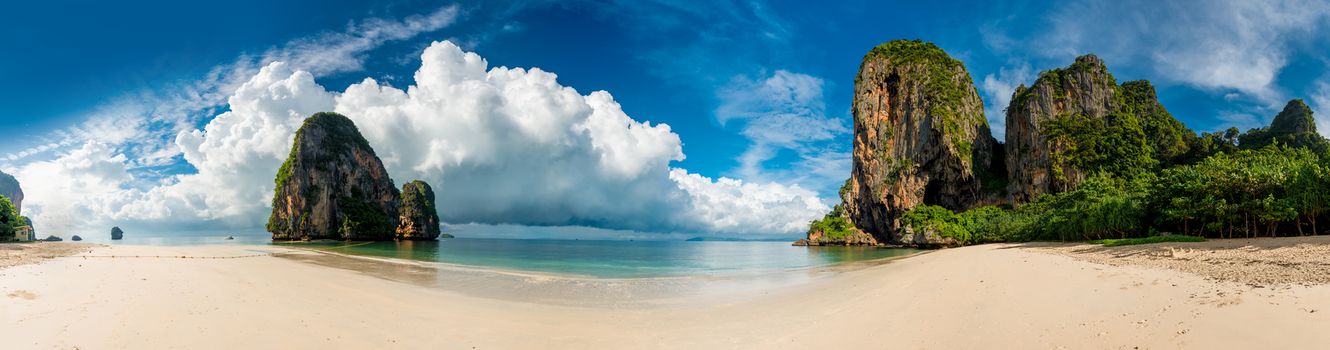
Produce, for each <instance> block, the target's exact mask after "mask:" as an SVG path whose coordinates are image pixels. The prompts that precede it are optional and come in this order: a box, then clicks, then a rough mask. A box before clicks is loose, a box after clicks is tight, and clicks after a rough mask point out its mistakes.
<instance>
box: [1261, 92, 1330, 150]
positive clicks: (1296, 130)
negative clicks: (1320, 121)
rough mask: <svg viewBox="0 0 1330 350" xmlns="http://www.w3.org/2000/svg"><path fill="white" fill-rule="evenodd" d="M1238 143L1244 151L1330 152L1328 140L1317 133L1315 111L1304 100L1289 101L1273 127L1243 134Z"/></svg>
mask: <svg viewBox="0 0 1330 350" xmlns="http://www.w3.org/2000/svg"><path fill="white" fill-rule="evenodd" d="M1238 143H1239V144H1240V145H1241V146H1242V148H1246V149H1258V148H1262V147H1265V146H1268V145H1271V144H1275V143H1278V144H1281V145H1285V146H1292V147H1307V148H1309V149H1311V150H1313V151H1315V152H1317V153H1323V152H1325V151H1326V150H1327V148H1330V144H1328V143H1327V142H1326V140H1325V138H1323V137H1321V135H1320V134H1317V133H1316V118H1315V117H1314V116H1313V113H1312V109H1311V107H1308V106H1307V103H1306V102H1303V101H1302V100H1301V99H1294V100H1291V101H1288V103H1287V104H1285V105H1284V109H1283V110H1281V111H1280V112H1279V114H1277V115H1275V118H1274V120H1272V121H1271V122H1270V126H1269V127H1264V128H1257V129H1252V130H1249V131H1247V132H1246V133H1245V134H1243V135H1242V136H1241V137H1240V138H1239V140H1238Z"/></svg>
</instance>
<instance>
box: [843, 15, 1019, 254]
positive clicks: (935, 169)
mask: <svg viewBox="0 0 1330 350" xmlns="http://www.w3.org/2000/svg"><path fill="white" fill-rule="evenodd" d="M854 86H855V88H854V91H855V93H854V101H853V109H852V111H853V115H854V151H853V155H852V162H853V170H852V173H851V176H850V180H849V183H848V184H847V186H846V188H845V190H844V191H843V193H842V200H843V201H844V204H843V205H844V210H845V217H847V218H848V220H849V221H850V222H852V223H853V226H854V227H856V228H857V229H859V230H862V231H864V232H867V233H868V234H870V235H871V236H872V237H874V238H875V239H876V240H877V241H880V242H884V243H900V242H909V243H919V244H930V243H933V242H930V241H928V240H927V239H926V238H924V237H904V233H903V231H902V230H899V228H900V223H899V219H900V216H901V215H902V214H903V213H904V212H905V211H907V210H910V209H911V208H913V207H915V206H916V205H919V204H924V203H927V204H935V205H940V206H943V207H946V208H948V209H952V210H964V209H967V208H969V207H972V206H974V205H975V204H977V203H979V202H981V201H982V200H983V199H984V198H985V197H986V193H985V186H983V179H984V178H990V177H994V176H989V173H991V172H993V170H994V165H999V166H1000V164H994V163H995V161H996V162H997V163H1000V162H1001V159H1000V158H998V159H996V160H995V157H994V154H995V153H1000V151H995V148H996V147H998V145H997V143H996V140H994V139H993V137H992V136H991V133H990V132H989V129H988V122H987V120H986V119H985V118H984V114H983V102H982V101H981V100H980V98H979V94H978V93H977V92H976V90H975V88H974V84H973V80H972V79H971V77H970V74H969V72H967V71H966V69H965V66H964V65H963V64H962V63H961V62H960V61H958V60H956V59H953V58H951V56H949V55H947V53H946V52H944V51H943V50H942V49H941V48H938V47H937V46H935V45H933V44H931V43H927V42H922V41H918V40H913V41H910V40H896V41H891V42H887V43H885V44H882V45H879V46H878V47H876V48H873V49H872V50H871V51H869V53H868V54H867V55H865V56H864V59H863V63H862V65H861V66H860V67H859V74H858V76H857V77H856V78H855V84H854ZM999 173H1000V172H999ZM995 177H996V178H999V179H1000V178H1001V175H1000V174H999V175H997V176H995ZM994 181H999V182H1000V180H994ZM999 190H1000V189H999Z"/></svg>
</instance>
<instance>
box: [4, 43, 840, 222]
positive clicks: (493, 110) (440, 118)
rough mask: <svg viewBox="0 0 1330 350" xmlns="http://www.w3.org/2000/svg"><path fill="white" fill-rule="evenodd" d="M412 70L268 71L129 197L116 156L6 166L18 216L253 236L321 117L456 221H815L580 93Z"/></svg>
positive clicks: (476, 65) (468, 62) (455, 64)
mask: <svg viewBox="0 0 1330 350" xmlns="http://www.w3.org/2000/svg"><path fill="white" fill-rule="evenodd" d="M421 59H422V62H421V67H420V69H419V70H418V71H417V72H416V74H415V80H416V82H415V85H412V86H408V87H405V88H397V87H392V86H388V85H384V84H381V83H379V82H377V81H375V80H373V79H365V80H364V81H362V82H360V83H357V84H354V85H352V86H350V87H348V88H347V89H346V90H345V91H342V92H336V91H328V90H326V89H325V88H324V87H322V86H320V85H319V84H317V83H316V82H315V81H314V76H313V75H311V74H310V73H309V72H307V71H305V70H300V69H296V68H294V67H292V66H291V65H290V64H287V63H282V62H275V63H272V64H269V65H267V66H265V67H263V68H262V69H261V70H259V71H258V72H257V73H256V74H254V75H253V76H251V77H250V78H249V79H248V80H247V81H246V82H244V83H243V84H240V86H239V87H237V88H236V89H235V90H234V92H233V93H232V94H231V95H230V97H229V98H228V99H227V101H228V103H227V104H228V106H229V107H230V108H229V111H227V112H225V113H222V114H220V115H217V116H216V117H215V118H213V119H212V120H211V121H210V122H209V123H207V125H205V126H204V127H203V128H202V129H200V130H188V131H183V132H180V133H179V134H178V135H177V136H176V137H175V145H174V147H175V148H176V149H177V150H178V152H180V153H181V154H183V158H184V160H185V161H186V162H188V164H189V165H192V166H193V167H194V168H195V169H197V172H196V173H192V174H183V175H174V176H170V177H167V178H164V179H162V180H161V181H160V183H158V184H156V185H154V186H150V187H147V188H145V189H139V188H137V187H135V186H131V185H130V183H131V182H133V181H136V179H134V178H133V176H131V175H130V173H129V172H127V171H126V169H128V167H129V166H130V164H131V163H133V161H134V160H133V159H128V158H127V157H126V155H125V152H124V149H123V148H117V147H113V146H109V145H106V144H103V143H98V142H88V143H85V144H84V146H83V147H82V148H80V149H77V150H76V151H72V152H68V153H65V154H62V155H61V156H59V157H57V159H55V160H53V161H46V162H31V163H28V164H27V165H25V166H23V167H21V168H20V171H19V175H18V176H19V177H20V180H21V181H23V183H24V186H25V188H27V189H30V190H29V191H30V193H31V195H30V196H29V197H30V198H34V199H33V200H32V201H31V203H32V209H31V210H29V213H28V214H31V215H33V216H34V218H35V219H36V221H37V225H38V230H55V231H57V232H53V233H59V231H62V230H75V229H80V228H99V227H102V226H105V225H107V224H108V223H109V222H123V221H131V222H136V223H142V224H145V225H166V226H170V225H173V224H174V225H187V224H190V223H195V224H197V223H200V222H206V223H209V224H212V225H222V226H226V227H238V228H252V229H257V228H261V227H262V226H261V225H262V222H264V220H265V219H266V217H267V215H268V213H269V211H270V208H269V205H270V203H269V201H270V199H271V196H272V190H273V184H272V176H273V174H274V173H275V172H276V169H277V167H278V166H279V165H280V163H281V162H282V160H283V159H284V158H285V157H286V155H287V152H288V151H289V149H290V143H291V140H292V138H293V136H294V133H295V131H296V129H297V128H298V127H299V125H300V123H301V121H302V120H303V119H304V118H305V117H306V116H308V115H310V114H313V113H315V112H318V111H326V110H333V111H337V112H339V113H343V114H345V115H347V116H348V117H350V118H352V119H353V120H354V121H355V122H356V124H357V126H358V127H359V128H360V129H361V132H362V133H363V134H364V135H365V137H366V138H367V139H368V140H369V142H370V144H371V145H372V146H373V147H374V148H375V150H376V152H377V153H378V154H379V156H380V157H381V158H382V159H383V160H384V163H385V165H386V166H387V168H388V170H389V172H390V173H391V174H392V176H393V178H394V180H395V181H397V182H398V183H404V182H406V181H410V180H413V179H423V180H426V181H428V182H430V183H431V184H433V185H434V186H435V188H436V191H437V192H438V196H439V198H438V203H439V208H440V215H441V216H442V217H443V218H444V220H445V221H447V222H450V223H455V224H465V223H482V224H518V225H554V226H559V225H579V226H590V227H598V228H607V229H624V230H637V231H653V232H698V233H725V234H792V233H796V232H800V231H802V230H803V229H805V228H806V223H807V221H808V220H811V219H813V218H816V217H818V216H820V215H821V214H822V213H824V212H825V211H826V210H828V207H827V206H826V205H825V204H824V203H823V202H822V201H821V200H820V199H819V198H818V197H817V195H816V193H814V192H812V191H809V190H806V189H803V188H801V187H799V186H797V185H791V186H787V185H783V184H778V183H770V182H758V183H754V182H744V181H740V180H736V179H729V178H720V179H716V180H712V179H709V178H706V177H703V176H700V175H697V174H690V173H688V172H687V171H686V170H683V169H679V168H672V167H671V162H676V161H681V160H683V159H684V154H683V150H682V148H683V145H682V143H681V142H680V141H679V137H678V135H677V134H674V133H673V131H671V129H670V127H669V126H668V125H664V124H652V123H650V122H645V121H638V120H635V119H633V118H631V117H630V116H628V115H627V114H625V113H624V112H623V110H622V109H621V108H620V106H619V104H618V102H616V101H615V100H614V98H613V97H612V96H611V95H610V94H609V93H608V92H604V91H596V92H592V93H590V94H586V95H583V94H581V93H579V92H577V91H576V90H574V89H573V88H571V87H567V86H563V85H561V84H559V82H558V81H557V79H556V78H557V76H556V75H555V74H553V73H550V72H545V71H542V70H540V69H538V68H532V69H522V68H506V67H497V68H491V67H489V66H488V64H487V62H486V61H485V60H484V59H483V58H481V57H480V56H479V55H477V54H475V53H470V52H464V51H463V50H461V49H460V48H459V47H457V46H456V45H454V44H452V43H451V42H437V43H434V44H433V45H431V46H430V47H429V48H427V49H426V50H425V52H424V53H423V54H422V55H421ZM70 179H74V181H71V180H70ZM27 207H28V205H27V202H25V209H26V208H27Z"/></svg>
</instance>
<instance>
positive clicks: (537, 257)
mask: <svg viewBox="0 0 1330 350" xmlns="http://www.w3.org/2000/svg"><path fill="white" fill-rule="evenodd" d="M228 235H231V236H234V239H231V240H227V239H225V237H226V236H228ZM90 236H91V237H90ZM107 236H108V235H105V234H103V235H85V236H84V237H85V242H88V243H104V244H113V245H121V244H123V245H168V246H171V245H216V244H239V245H269V244H274V243H272V242H271V241H270V238H269V237H270V236H267V235H266V234H263V233H237V234H228V233H208V234H159V235H149V234H134V233H126V235H125V238H124V239H123V240H118V241H111V240H110V239H109V237H107ZM66 238H67V237H66ZM66 241H68V240H66ZM277 245H282V246H291V247H303V248H313V249H322V250H329V251H332V252H337V253H343V254H349V255H360V256H371V257H384V258H397V259H410V260H418V261H426V262H437V263H443V264H452V265H462V266H471V267H479V268H491V269H501V270H516V271H529V272H539V273H551V274H560V275H574V276H584V277H595V278H641V277H672V276H693V275H728V274H747V273H763V272H773V271H781V270H791V269H804V268H812V267H822V266H831V265H837V264H841V263H848V262H856V261H867V260H875V259H881V258H889V257H896V256H904V255H909V254H912V253H915V252H917V251H918V250H915V249H895V248H875V247H794V246H791V245H790V243H788V242H723V241H703V242H687V241H605V240H561V239H508V238H452V239H440V240H439V241H430V242H409V241H408V242H372V243H366V242H316V243H278V244H277Z"/></svg>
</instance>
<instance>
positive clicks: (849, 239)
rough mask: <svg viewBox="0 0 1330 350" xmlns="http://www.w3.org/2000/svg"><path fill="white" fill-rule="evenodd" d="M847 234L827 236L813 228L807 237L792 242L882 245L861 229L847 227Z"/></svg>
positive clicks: (829, 244)
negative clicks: (834, 236)
mask: <svg viewBox="0 0 1330 350" xmlns="http://www.w3.org/2000/svg"><path fill="white" fill-rule="evenodd" d="M848 230H849V234H847V235H845V236H843V237H837V238H828V237H826V235H825V232H822V231H820V230H814V231H811V232H809V233H808V238H807V239H801V240H798V241H795V242H794V245H796V246H852V245H869V246H876V245H882V243H881V242H878V240H877V238H874V237H873V235H870V234H868V233H866V232H864V231H862V230H859V229H856V228H853V227H851V228H849V229H848Z"/></svg>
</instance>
